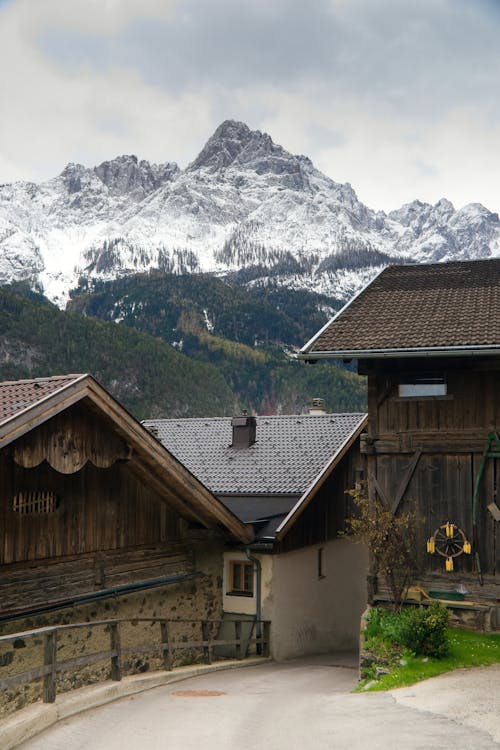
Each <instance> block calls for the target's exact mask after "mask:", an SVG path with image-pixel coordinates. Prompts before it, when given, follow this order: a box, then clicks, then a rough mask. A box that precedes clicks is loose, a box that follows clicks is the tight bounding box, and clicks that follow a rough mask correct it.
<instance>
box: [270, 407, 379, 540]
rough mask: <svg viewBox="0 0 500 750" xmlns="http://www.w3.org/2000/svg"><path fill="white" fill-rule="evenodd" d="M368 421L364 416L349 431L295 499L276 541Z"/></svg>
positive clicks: (312, 496)
mask: <svg viewBox="0 0 500 750" xmlns="http://www.w3.org/2000/svg"><path fill="white" fill-rule="evenodd" d="M367 422H368V416H366V417H365V418H364V419H363V420H362V421H361V423H360V424H359V425H358V426H357V427H356V428H355V429H354V430H353V431H352V432H351V434H350V435H349V437H348V438H347V440H346V441H345V443H344V444H343V445H342V446H341V447H340V448H339V449H338V451H337V452H336V453H335V454H334V455H333V456H332V458H331V459H330V461H329V462H328V463H327V465H326V466H325V467H323V469H322V470H321V471H320V473H319V474H318V476H317V477H316V479H314V480H313V481H312V483H311V484H310V485H309V487H308V488H307V489H306V491H305V492H304V493H303V495H302V496H301V497H300V498H299V499H298V500H297V502H296V503H295V505H294V506H293V508H292V510H291V511H290V513H289V514H288V515H287V517H286V518H285V519H284V520H283V521H282V522H281V524H280V525H279V526H278V528H277V529H276V541H277V542H281V541H282V539H283V538H284V537H285V536H286V535H287V533H288V532H289V531H290V529H291V528H292V526H293V524H294V523H295V522H296V521H297V519H298V518H299V517H300V516H301V515H302V513H303V512H304V510H305V509H306V508H307V506H308V505H309V503H310V502H311V500H313V498H314V496H315V495H316V493H317V492H318V490H319V489H320V488H321V487H322V486H323V484H324V483H325V481H326V480H327V479H328V477H329V476H330V474H331V473H332V471H333V470H334V468H335V467H336V466H337V465H338V464H339V463H340V461H341V460H342V459H343V458H344V456H345V455H346V454H347V453H348V451H349V450H350V448H351V447H352V445H353V444H354V443H355V442H356V440H357V439H358V437H359V436H360V434H361V432H362V431H363V430H364V429H365V427H366V425H367Z"/></svg>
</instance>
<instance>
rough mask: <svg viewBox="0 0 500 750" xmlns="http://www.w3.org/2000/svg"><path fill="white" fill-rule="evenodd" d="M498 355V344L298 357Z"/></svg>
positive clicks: (302, 356) (333, 352)
mask: <svg viewBox="0 0 500 750" xmlns="http://www.w3.org/2000/svg"><path fill="white" fill-rule="evenodd" d="M484 356H500V345H498V346H491V345H490V344H488V345H485V346H430V347H408V348H404V349H336V350H335V349H334V350H331V351H308V352H303V351H302V350H301V352H300V353H299V354H298V358H299V359H303V360H311V359H314V360H316V359H381V358H400V357H424V358H430V357H484Z"/></svg>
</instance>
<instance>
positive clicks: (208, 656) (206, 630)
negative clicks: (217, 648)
mask: <svg viewBox="0 0 500 750" xmlns="http://www.w3.org/2000/svg"><path fill="white" fill-rule="evenodd" d="M201 639H202V640H203V641H206V646H203V653H204V654H205V663H206V664H211V663H212V644H211V643H210V624H209V623H208V622H207V620H203V621H202V623H201Z"/></svg>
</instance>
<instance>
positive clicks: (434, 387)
mask: <svg viewBox="0 0 500 750" xmlns="http://www.w3.org/2000/svg"><path fill="white" fill-rule="evenodd" d="M447 393H448V389H447V384H446V378H445V377H444V375H439V374H427V375H420V374H419V375H402V376H401V378H400V382H399V397H400V398H428V397H431V396H446V395H447Z"/></svg>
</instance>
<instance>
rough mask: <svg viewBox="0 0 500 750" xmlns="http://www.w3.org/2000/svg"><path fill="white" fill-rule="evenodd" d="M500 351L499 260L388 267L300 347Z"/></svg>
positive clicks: (338, 351) (348, 352)
mask: <svg viewBox="0 0 500 750" xmlns="http://www.w3.org/2000/svg"><path fill="white" fill-rule="evenodd" d="M476 349H477V351H482V350H500V258H493V259H489V260H474V261H467V262H453V263H436V264H429V265H410V266H389V267H388V268H386V269H385V270H384V271H382V273H380V274H379V276H377V277H376V278H375V279H374V280H373V281H372V282H371V283H370V284H369V285H368V286H367V287H366V288H365V289H364V290H363V291H362V292H361V293H360V294H359V295H358V296H357V297H354V298H353V299H352V300H351V302H350V303H349V304H348V305H346V306H345V307H344V308H343V309H342V310H341V311H340V312H339V313H337V315H336V316H335V317H334V318H333V319H332V320H331V321H330V322H329V323H328V324H327V325H326V326H325V327H324V328H323V329H322V330H321V331H319V332H318V333H317V334H316V336H314V337H313V338H312V339H311V341H309V342H308V343H307V344H306V345H305V346H304V347H303V349H302V350H301V352H302V355H304V354H310V355H315V354H316V355H318V356H319V357H321V356H322V355H323V356H336V357H342V356H350V357H363V356H367V353H368V355H369V354H370V352H374V355H373V356H375V354H376V353H377V352H388V353H389V352H394V353H398V352H405V351H409V352H416V353H417V354H418V352H419V351H420V350H425V351H426V353H429V352H430V351H437V352H439V351H441V350H443V351H449V350H453V351H454V353H455V354H457V355H458V354H460V353H462V354H464V355H467V353H468V350H476Z"/></svg>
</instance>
